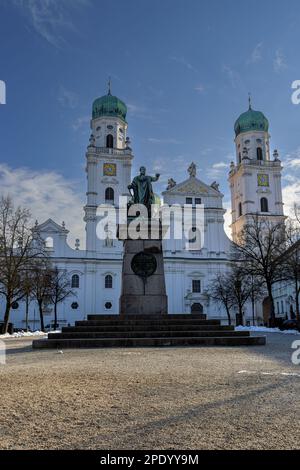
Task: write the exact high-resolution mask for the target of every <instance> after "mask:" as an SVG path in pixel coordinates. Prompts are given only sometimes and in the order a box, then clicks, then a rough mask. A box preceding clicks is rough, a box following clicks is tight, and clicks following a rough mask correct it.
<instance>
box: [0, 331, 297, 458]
mask: <svg viewBox="0 0 300 470" xmlns="http://www.w3.org/2000/svg"><path fill="white" fill-rule="evenodd" d="M296 339H298V340H300V336H289V335H282V334H268V335H267V341H268V344H267V346H265V347H264V346H260V347H249V348H174V349H172V348H167V349H110V350H105V349H102V350H100V349H98V350H97V349H93V350H66V351H64V353H63V354H60V353H59V352H56V351H51V350H50V351H48V350H46V351H41V350H35V351H32V350H31V340H30V339H28V338H23V339H22V338H21V339H11V340H5V342H6V345H7V352H8V354H7V364H6V365H5V366H3V365H0V383H1V387H0V400H1V407H0V437H1V439H0V448H2V449H12V448H19V449H36V448H37V449H47V448H54V449H63V448H64V449H73V448H77V449H89V448H90V449H97V448H98V449H101V448H104V449H105V448H110V449H116V448H117V449H125V448H126V449H151V448H154V449H180V448H185V449H244V448H247V449H276V448H278V449H290V448H298V449H299V448H300V426H299V418H300V366H295V365H293V364H292V363H291V360H290V357H291V353H292V349H291V343H292V341H294V340H296Z"/></svg>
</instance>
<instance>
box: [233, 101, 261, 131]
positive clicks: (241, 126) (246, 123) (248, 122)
mask: <svg viewBox="0 0 300 470" xmlns="http://www.w3.org/2000/svg"><path fill="white" fill-rule="evenodd" d="M268 130H269V121H268V119H267V118H266V116H265V115H264V114H263V113H262V112H261V111H254V109H252V107H251V103H250V102H249V109H248V111H246V112H245V113H242V114H241V115H240V116H239V118H238V119H237V120H236V121H235V124H234V131H235V135H236V136H238V135H239V134H241V133H242V132H249V131H264V132H268Z"/></svg>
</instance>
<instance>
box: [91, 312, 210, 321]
mask: <svg viewBox="0 0 300 470" xmlns="http://www.w3.org/2000/svg"><path fill="white" fill-rule="evenodd" d="M191 318H195V319H196V320H206V315H204V314H199V313H197V314H196V313H177V314H168V315H144V314H140V315H139V314H136V315H134V314H131V315H126V316H123V315H117V314H115V315H112V314H97V315H95V314H92V315H88V316H87V320H97V321H98V320H118V319H126V320H155V321H156V320H173V319H176V320H188V319H191Z"/></svg>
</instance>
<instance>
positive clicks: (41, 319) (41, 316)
mask: <svg viewBox="0 0 300 470" xmlns="http://www.w3.org/2000/svg"><path fill="white" fill-rule="evenodd" d="M39 312H40V322H41V331H45V325H44V315H43V304H42V303H41V302H39Z"/></svg>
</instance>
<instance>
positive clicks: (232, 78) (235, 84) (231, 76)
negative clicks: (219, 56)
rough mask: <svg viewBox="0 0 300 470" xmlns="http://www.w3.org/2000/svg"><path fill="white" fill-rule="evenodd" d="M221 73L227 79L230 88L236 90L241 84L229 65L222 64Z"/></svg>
mask: <svg viewBox="0 0 300 470" xmlns="http://www.w3.org/2000/svg"><path fill="white" fill-rule="evenodd" d="M222 71H223V73H224V74H225V75H226V77H227V78H228V80H229V82H230V84H231V86H232V88H237V87H238V86H239V85H240V84H241V78H240V75H239V74H238V72H236V71H235V70H234V69H232V68H231V67H230V65H226V64H224V65H223V67H222Z"/></svg>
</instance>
